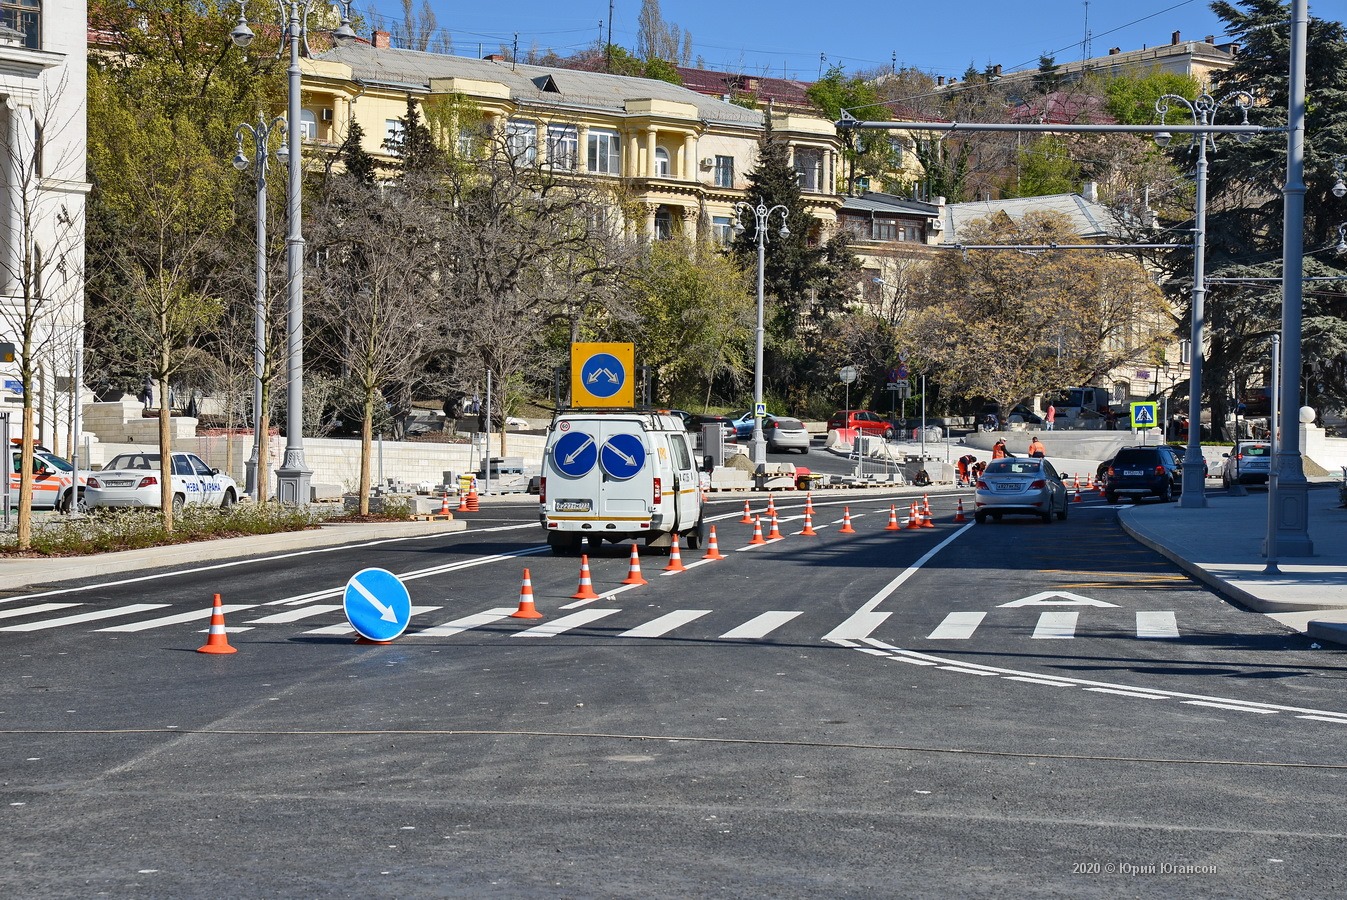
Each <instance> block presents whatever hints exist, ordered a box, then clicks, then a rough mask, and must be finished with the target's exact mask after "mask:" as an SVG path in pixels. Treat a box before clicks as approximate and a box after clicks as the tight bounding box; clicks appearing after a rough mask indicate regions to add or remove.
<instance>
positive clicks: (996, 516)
mask: <svg viewBox="0 0 1347 900" xmlns="http://www.w3.org/2000/svg"><path fill="white" fill-rule="evenodd" d="M992 521H994V522H999V521H1001V514H1000V513H999V512H994V513H992Z"/></svg>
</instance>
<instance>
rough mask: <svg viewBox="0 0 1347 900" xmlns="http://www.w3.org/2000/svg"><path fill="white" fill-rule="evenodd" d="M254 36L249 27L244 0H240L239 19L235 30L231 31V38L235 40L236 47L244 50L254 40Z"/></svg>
mask: <svg viewBox="0 0 1347 900" xmlns="http://www.w3.org/2000/svg"><path fill="white" fill-rule="evenodd" d="M253 37H254V35H253V30H252V29H251V28H249V27H248V16H247V14H246V12H245V6H244V0H239V20H238V22H237V23H236V24H235V25H234V30H233V31H231V32H229V39H230V40H231V41H233V42H234V46H235V47H238V48H239V49H240V50H243V49H245V48H246V47H247V46H248V45H249V44H251V43H252V42H253Z"/></svg>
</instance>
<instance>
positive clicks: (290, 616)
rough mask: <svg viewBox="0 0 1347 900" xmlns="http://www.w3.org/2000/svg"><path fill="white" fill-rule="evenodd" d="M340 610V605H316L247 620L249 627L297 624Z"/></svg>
mask: <svg viewBox="0 0 1347 900" xmlns="http://www.w3.org/2000/svg"><path fill="white" fill-rule="evenodd" d="M339 609H341V604H340V603H318V604H316V605H314V606H304V607H300V608H299V609H287V610H286V611H285V612H278V613H275V614H273V615H270V616H263V617H262V618H260V619H249V620H248V624H249V625H276V624H280V623H284V622H298V621H299V620H300V619H308V618H312V617H313V616H321V615H322V614H323V613H330V612H336V611H337V610H339Z"/></svg>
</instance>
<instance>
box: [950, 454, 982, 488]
mask: <svg viewBox="0 0 1347 900" xmlns="http://www.w3.org/2000/svg"><path fill="white" fill-rule="evenodd" d="M975 462H977V457H976V456H974V455H973V454H971V453H969V454H966V455H964V456H960V457H959V460H958V462H956V463H955V466H956V467H957V468H958V470H959V487H963V486H964V485H967V484H971V483H972V482H970V481H969V479H970V478H971V477H972V474H973V471H972V469H973V463H975Z"/></svg>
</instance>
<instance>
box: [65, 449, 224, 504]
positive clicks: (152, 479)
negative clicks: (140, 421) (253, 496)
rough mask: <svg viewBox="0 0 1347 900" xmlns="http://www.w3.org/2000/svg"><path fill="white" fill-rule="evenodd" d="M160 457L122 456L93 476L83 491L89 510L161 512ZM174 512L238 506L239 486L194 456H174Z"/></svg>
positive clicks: (155, 454)
mask: <svg viewBox="0 0 1347 900" xmlns="http://www.w3.org/2000/svg"><path fill="white" fill-rule="evenodd" d="M159 461H160V455H159V454H158V453H142V452H139V451H137V452H133V453H119V454H117V455H116V456H114V457H113V458H112V459H110V460H108V464H107V465H106V466H104V467H103V469H102V470H101V471H99V472H93V473H90V475H89V477H88V481H87V483H86V485H85V489H84V498H85V502H86V503H87V504H88V505H89V508H90V509H99V508H102V507H150V508H153V509H159V508H160V493H159V491H160V487H159V485H160V481H159V479H160V478H162V477H163V472H162V468H163V467H162V466H161V465H160V462H159ZM172 480H173V494H172V496H173V512H174V513H175V514H177V513H181V512H182V509H183V507H184V506H186V505H187V504H189V503H190V504H192V505H194V506H197V505H199V506H218V507H220V508H221V509H228V508H229V507H231V506H233V505H234V504H235V503H237V502H238V499H239V496H240V492H239V486H238V484H237V483H235V481H234V479H232V478H230V477H229V476H228V475H224V474H221V472H220V470H219V469H212V468H211V467H210V466H208V465H206V464H205V463H204V462H203V461H202V460H201V458H200V457H198V456H197V455H196V454H194V453H174V454H173V473H172Z"/></svg>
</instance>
